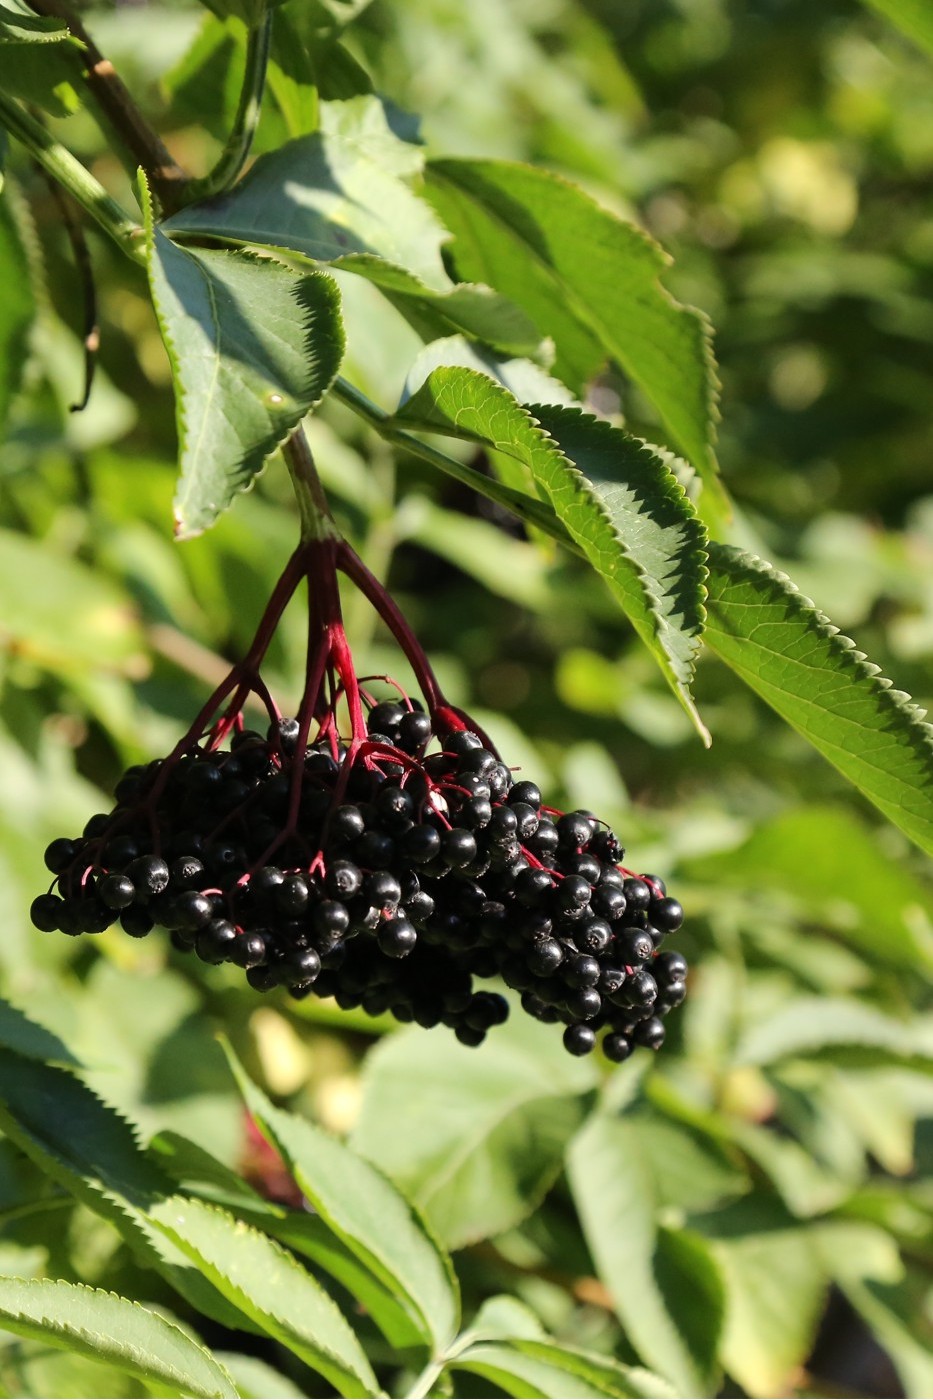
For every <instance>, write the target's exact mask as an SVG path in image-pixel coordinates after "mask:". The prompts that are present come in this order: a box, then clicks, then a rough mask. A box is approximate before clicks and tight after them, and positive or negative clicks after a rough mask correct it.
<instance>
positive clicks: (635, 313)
mask: <svg viewBox="0 0 933 1400" xmlns="http://www.w3.org/2000/svg"><path fill="white" fill-rule="evenodd" d="M427 179H428V189H429V192H430V194H431V196H432V198H433V199H434V200H435V202H436V204H437V207H438V208H439V210H440V213H441V217H442V218H443V219H444V222H445V223H446V225H447V227H448V228H449V229H450V230H451V232H452V233H453V234H454V244H453V256H454V260H455V262H456V264H457V268H458V269H459V271H460V273H461V274H462V275H464V276H466V277H469V278H471V279H473V280H475V281H483V282H488V283H489V284H490V285H491V286H493V287H495V288H496V290H497V291H499V292H503V293H504V294H505V295H506V296H508V297H511V299H512V300H513V301H515V302H517V303H518V305H519V306H521V307H522V308H523V309H524V310H525V311H527V312H528V314H529V315H530V316H531V317H532V319H533V320H534V321H535V323H536V324H537V326H538V329H539V330H540V332H541V334H542V335H550V336H553V338H554V342H555V345H556V347H557V361H556V365H555V372H556V373H557V374H558V375H559V376H560V377H561V378H562V379H563V380H564V381H565V382H566V383H567V384H568V385H569V386H570V388H572V389H573V390H574V392H576V393H580V392H581V391H582V389H583V388H584V386H585V385H586V383H587V382H588V381H589V380H590V379H591V378H592V377H593V375H594V374H595V373H596V371H597V370H598V369H599V368H600V365H601V364H602V363H603V362H604V361H605V359H606V358H607V357H608V356H611V357H612V358H613V359H614V360H616V361H617V362H618V363H619V365H621V367H622V369H624V370H625V373H626V374H627V375H629V377H630V378H632V379H633V380H634V381H635V382H636V384H638V385H639V386H640V387H641V389H642V390H643V391H644V393H645V394H646V395H647V396H648V398H649V399H650V400H651V401H652V403H653V404H654V405H655V407H656V409H657V410H658V412H659V413H660V415H661V418H662V420H663V422H664V424H665V426H666V427H667V429H668V431H669V432H670V434H671V436H672V438H673V439H674V441H675V442H676V444H677V445H678V446H679V447H680V448H681V450H682V451H683V452H684V453H685V455H686V456H687V457H689V459H690V461H691V462H692V463H693V465H694V466H695V467H696V468H697V470H698V471H699V472H700V473H701V475H702V476H703V478H704V480H705V481H706V483H707V485H710V486H713V485H714V484H715V483H716V480H717V478H716V472H717V467H716V458H715V454H714V451H713V424H714V422H715V419H716V417H717V408H716V402H717V391H718V385H717V381H716V373H715V366H714V361H713V354H712V349H711V343H710V332H709V327H708V324H707V321H706V318H705V317H704V316H703V315H702V314H701V313H700V312H699V311H695V310H693V308H692V307H687V306H682V305H681V304H680V303H679V302H677V301H675V300H674V298H673V297H672V296H671V295H670V293H669V292H667V291H666V290H665V288H664V287H663V286H662V285H661V282H660V280H659V279H660V275H661V273H662V272H663V271H664V268H665V267H666V266H667V264H668V262H669V261H670V260H669V258H668V256H667V254H666V253H665V252H664V251H663V249H661V248H660V247H659V246H658V245H657V244H656V243H654V242H653V241H652V239H650V238H649V237H648V235H647V234H646V233H643V232H642V231H641V229H638V228H636V227H635V226H634V225H633V224H628V223H626V222H624V220H622V219H619V218H617V216H616V215H615V214H611V213H610V212H609V211H608V210H607V209H603V208H601V207H600V205H598V204H597V203H596V202H595V201H594V200H592V199H591V198H590V197H589V195H586V194H584V193H583V191H582V190H580V189H578V188H576V186H574V185H571V184H570V183H568V181H566V180H563V179H561V177H560V176H558V175H554V174H552V173H550V172H549V171H546V170H537V169H534V168H533V167H532V166H528V165H518V164H512V163H510V162H507V161H493V160H442V161H432V162H430V163H429V165H428V169H427ZM718 489H720V490H721V488H718Z"/></svg>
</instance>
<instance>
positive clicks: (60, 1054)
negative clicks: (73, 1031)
mask: <svg viewBox="0 0 933 1400" xmlns="http://www.w3.org/2000/svg"><path fill="white" fill-rule="evenodd" d="M0 1045H2V1046H3V1047H4V1048H5V1049H7V1050H15V1051H16V1053H17V1054H18V1055H22V1056H23V1057H24V1058H25V1059H27V1060H42V1061H51V1062H53V1063H57V1064H61V1065H77V1064H78V1063H79V1062H78V1060H77V1059H76V1058H75V1056H74V1055H73V1054H72V1053H71V1051H70V1050H69V1049H68V1046H67V1045H65V1044H64V1042H63V1041H61V1040H59V1038H58V1036H57V1035H55V1034H53V1032H52V1031H49V1030H46V1028H45V1026H40V1025H39V1024H38V1023H37V1022H36V1021H31V1020H30V1019H29V1017H28V1016H26V1015H24V1013H23V1012H22V1011H20V1010H19V1008H18V1007H16V1006H11V1005H10V1003H9V1002H8V1001H3V1000H0Z"/></svg>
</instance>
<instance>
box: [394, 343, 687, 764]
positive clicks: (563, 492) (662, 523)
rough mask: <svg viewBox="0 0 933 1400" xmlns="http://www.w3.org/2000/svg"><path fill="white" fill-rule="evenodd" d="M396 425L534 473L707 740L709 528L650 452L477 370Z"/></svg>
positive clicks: (429, 392) (428, 389) (430, 382)
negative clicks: (696, 674)
mask: <svg viewBox="0 0 933 1400" xmlns="http://www.w3.org/2000/svg"><path fill="white" fill-rule="evenodd" d="M394 421H395V422H397V423H398V425H399V427H405V428H418V429H421V430H423V431H428V432H438V433H446V434H447V435H448V436H451V437H461V438H467V439H468V440H470V441H473V442H480V443H482V444H483V445H484V446H486V447H488V448H493V449H495V450H496V451H499V452H503V453H505V454H506V455H507V456H509V457H513V458H515V459H516V460H517V461H520V462H521V463H523V465H524V466H526V467H527V468H528V469H529V470H530V472H531V474H532V476H533V478H534V480H535V483H536V485H537V486H538V487H539V489H540V490H541V491H542V492H543V494H544V495H545V497H546V499H547V500H548V501H549V502H550V504H551V505H552V506H553V508H554V510H555V511H556V512H557V515H558V516H559V517H560V519H561V521H562V523H563V524H564V525H565V526H566V528H567V531H568V533H569V534H570V535H571V537H572V538H573V539H574V540H575V541H576V542H577V544H578V545H579V546H580V548H581V549H582V551H583V553H584V554H585V555H586V557H587V559H588V560H589V561H590V563H591V564H592V565H593V567H594V568H595V569H596V570H597V572H598V573H599V574H600V575H601V576H602V577H603V579H604V580H605V581H606V583H607V584H608V586H609V588H610V589H611V591H612V593H613V595H614V597H615V598H616V600H617V601H618V603H619V604H620V606H621V607H622V608H623V609H624V611H625V613H626V615H627V616H628V618H629V619H630V621H631V622H632V625H633V626H634V628H635V630H636V631H637V632H638V635H639V636H640V637H641V639H642V641H643V642H644V643H645V644H646V646H647V647H648V648H649V650H650V651H651V652H652V654H653V656H654V657H655V659H656V660H657V661H658V663H659V665H660V667H661V670H662V671H663V673H664V675H665V677H666V679H667V681H668V684H669V685H670V686H671V688H672V689H673V691H674V693H675V694H676V695H677V697H678V699H679V700H680V702H681V704H682V705H683V706H684V708H685V709H686V711H687V713H688V714H689V715H690V716H691V718H692V719H693V721H694V723H695V724H696V725H697V728H698V729H699V731H700V733H701V734H703V735H704V736H706V731H705V729H704V728H703V725H702V722H701V721H700V719H699V716H698V715H697V712H696V707H695V705H694V703H693V700H692V697H691V695H690V683H691V680H692V678H693V665H694V659H695V656H696V653H697V651H698V649H699V636H700V632H701V630H702V625H703V615H704V614H703V597H704V589H703V580H704V577H705V568H704V558H705V556H704V553H703V544H704V531H703V527H702V525H701V524H700V522H699V521H698V520H697V518H696V516H695V514H694V512H693V508H692V507H691V505H690V503H689V501H688V500H687V498H686V496H685V495H684V492H683V490H682V489H681V487H680V485H679V484H678V482H677V481H676V480H675V478H674V476H673V475H672V474H671V472H670V471H669V470H668V468H667V467H666V466H665V464H664V463H663V462H662V461H661V460H660V458H658V457H657V456H656V455H655V454H654V453H653V452H652V451H651V450H650V448H648V447H646V446H645V445H644V444H643V443H641V442H638V441H637V440H636V439H634V438H630V437H628V436H627V434H625V433H623V432H622V431H621V430H620V429H618V428H613V427H610V425H609V424H608V423H603V422H600V421H599V420H598V419H596V418H592V417H590V416H589V415H587V414H583V413H580V412H579V411H578V410H576V409H571V408H562V407H554V406H551V405H549V406H547V407H541V406H538V405H535V406H532V408H530V409H528V410H526V409H525V408H523V407H522V406H521V405H520V404H519V403H518V402H517V401H516V399H515V398H514V397H513V396H512V395H511V394H510V393H509V392H508V391H507V390H506V389H504V388H503V387H501V386H500V385H497V384H493V383H491V382H490V380H489V379H488V378H487V377H486V376H485V375H483V374H479V373H477V372H476V371H474V370H469V369H461V368H459V367H452V368H447V369H437V370H434V371H433V372H432V373H431V374H429V375H428V377H427V379H426V380H425V382H424V384H423V385H422V386H421V388H420V389H419V390H418V391H417V392H416V393H415V394H413V395H412V397H411V398H410V399H409V400H408V401H407V403H405V404H404V405H403V406H402V408H401V409H400V410H399V412H398V414H397V415H396V418H395V420H394Z"/></svg>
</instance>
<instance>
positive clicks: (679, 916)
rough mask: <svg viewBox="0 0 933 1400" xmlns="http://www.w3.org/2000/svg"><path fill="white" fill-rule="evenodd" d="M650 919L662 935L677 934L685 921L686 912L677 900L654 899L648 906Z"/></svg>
mask: <svg viewBox="0 0 933 1400" xmlns="http://www.w3.org/2000/svg"><path fill="white" fill-rule="evenodd" d="M648 917H649V919H650V920H651V922H652V924H653V925H654V927H655V928H656V929H659V930H660V931H661V932H662V933H676V932H677V930H678V929H679V928H680V926H681V924H682V923H683V921H684V911H683V908H682V906H681V904H680V902H679V901H678V900H676V899H653V900H652V901H651V903H650V905H649V906H648Z"/></svg>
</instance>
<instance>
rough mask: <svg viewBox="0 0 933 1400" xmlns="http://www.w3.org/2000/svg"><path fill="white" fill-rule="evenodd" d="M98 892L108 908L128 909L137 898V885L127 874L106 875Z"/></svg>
mask: <svg viewBox="0 0 933 1400" xmlns="http://www.w3.org/2000/svg"><path fill="white" fill-rule="evenodd" d="M97 893H98V894H99V895H100V898H101V902H102V903H103V904H105V905H106V906H107V908H108V909H128V908H129V906H130V905H131V904H132V903H133V900H134V899H135V898H136V886H135V885H134V884H133V881H132V880H131V879H130V878H129V876H127V875H105V876H104V878H103V879H102V880H101V882H100V884H99V886H98V888H97Z"/></svg>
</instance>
